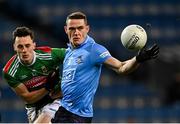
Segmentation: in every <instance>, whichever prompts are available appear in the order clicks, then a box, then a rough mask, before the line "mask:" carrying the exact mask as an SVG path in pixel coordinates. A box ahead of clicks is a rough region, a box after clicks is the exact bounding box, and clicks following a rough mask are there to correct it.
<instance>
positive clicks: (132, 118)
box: [0, 0, 180, 123]
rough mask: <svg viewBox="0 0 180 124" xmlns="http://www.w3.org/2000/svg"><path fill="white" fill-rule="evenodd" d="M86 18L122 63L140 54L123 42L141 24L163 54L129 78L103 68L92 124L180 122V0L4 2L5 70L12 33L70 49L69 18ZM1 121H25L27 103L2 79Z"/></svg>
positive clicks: (0, 23) (0, 6)
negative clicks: (26, 32) (22, 31)
mask: <svg viewBox="0 0 180 124" xmlns="http://www.w3.org/2000/svg"><path fill="white" fill-rule="evenodd" d="M74 11H82V12H84V13H86V14H87V17H88V21H89V24H90V27H91V30H90V35H91V36H93V37H94V38H95V40H96V41H97V42H98V43H100V44H102V45H104V46H105V47H106V48H107V49H108V50H109V51H110V53H111V54H112V55H113V56H114V57H116V58H118V59H119V60H121V61H123V60H126V59H129V58H131V57H133V56H134V55H136V54H137V53H136V52H132V51H128V50H127V49H125V48H124V47H123V46H122V44H121V42H120V34H121V32H122V30H123V29H124V28H125V27H126V26H127V25H130V24H138V25H141V26H142V27H143V28H144V29H145V30H146V31H147V33H148V42H147V46H150V45H152V44H153V43H154V42H156V43H157V44H158V45H159V46H160V55H159V57H158V59H156V60H154V61H148V62H145V63H143V64H142V65H141V66H140V68H139V69H138V70H136V71H135V72H133V73H132V74H130V75H127V76H122V75H117V74H116V73H115V72H113V71H111V70H109V69H106V68H103V71H102V75H101V81H100V86H99V88H98V90H97V93H96V96H95V100H94V119H93V122H106V123H108V122H123V123H127V122H159V123H161V122H171V123H172V122H180V103H179V99H180V90H179V89H180V52H179V50H180V1H179V0H159V1H157V0H0V53H1V54H0V69H1V70H2V68H3V66H4V65H5V63H6V62H7V60H9V59H10V57H11V56H12V55H13V54H14V51H13V47H12V45H13V41H12V31H13V30H14V29H15V28H16V27H17V26H27V27H29V28H31V29H33V30H34V31H35V36H36V39H35V41H36V42H37V45H38V46H41V45H49V46H51V47H66V43H67V42H68V39H67V37H66V34H65V33H64V28H63V26H64V24H65V19H66V16H67V15H68V14H69V13H71V12H74ZM0 115H1V119H0V120H1V122H3V123H8V122H14V123H20V122H23V123H26V122H27V118H26V110H25V108H24V103H23V101H22V100H21V99H20V98H19V97H17V96H16V94H15V93H14V92H13V91H12V90H11V88H10V87H9V86H8V85H7V83H6V82H5V81H4V79H2V72H1V71H0Z"/></svg>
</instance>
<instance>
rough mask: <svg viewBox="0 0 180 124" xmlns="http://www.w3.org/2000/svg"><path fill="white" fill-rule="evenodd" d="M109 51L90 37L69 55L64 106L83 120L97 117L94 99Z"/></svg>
mask: <svg viewBox="0 0 180 124" xmlns="http://www.w3.org/2000/svg"><path fill="white" fill-rule="evenodd" d="M109 57H111V55H110V53H109V52H108V50H107V49H106V48H105V47H103V46H102V45H99V44H97V43H95V41H94V40H93V39H92V38H91V37H89V36H87V38H86V40H85V41H84V43H83V44H81V45H80V46H79V47H78V48H76V49H73V48H72V46H71V45H69V48H68V49H67V52H66V57H65V59H64V63H63V75H62V84H61V88H62V92H63V98H62V101H61V104H62V106H63V107H64V108H65V109H66V110H68V111H70V112H72V113H74V114H76V115H79V116H83V117H93V99H94V94H95V92H96V90H97V87H98V84H99V78H100V74H101V68H102V63H103V62H104V61H106V60H107V59H108V58H109Z"/></svg>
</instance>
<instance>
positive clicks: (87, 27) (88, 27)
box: [86, 25, 90, 33]
mask: <svg viewBox="0 0 180 124" xmlns="http://www.w3.org/2000/svg"><path fill="white" fill-rule="evenodd" d="M86 30H87V33H88V32H89V30H90V26H89V25H87V26H86Z"/></svg>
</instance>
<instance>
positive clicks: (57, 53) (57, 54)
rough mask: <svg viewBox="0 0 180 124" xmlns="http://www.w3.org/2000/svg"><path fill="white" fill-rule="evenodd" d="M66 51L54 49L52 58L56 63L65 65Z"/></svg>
mask: <svg viewBox="0 0 180 124" xmlns="http://www.w3.org/2000/svg"><path fill="white" fill-rule="evenodd" d="M65 54H66V49H65V48H52V57H53V59H54V61H55V62H57V63H61V64H62V63H63V60H64V58H65Z"/></svg>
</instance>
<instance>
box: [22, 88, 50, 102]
mask: <svg viewBox="0 0 180 124" xmlns="http://www.w3.org/2000/svg"><path fill="white" fill-rule="evenodd" d="M47 94H48V91H47V90H46V89H45V88H42V89H39V90H35V91H32V92H29V93H24V94H22V97H23V99H24V100H25V101H26V102H27V103H29V104H30V103H35V102H37V101H38V100H40V99H42V98H43V97H44V96H45V95H47Z"/></svg>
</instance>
